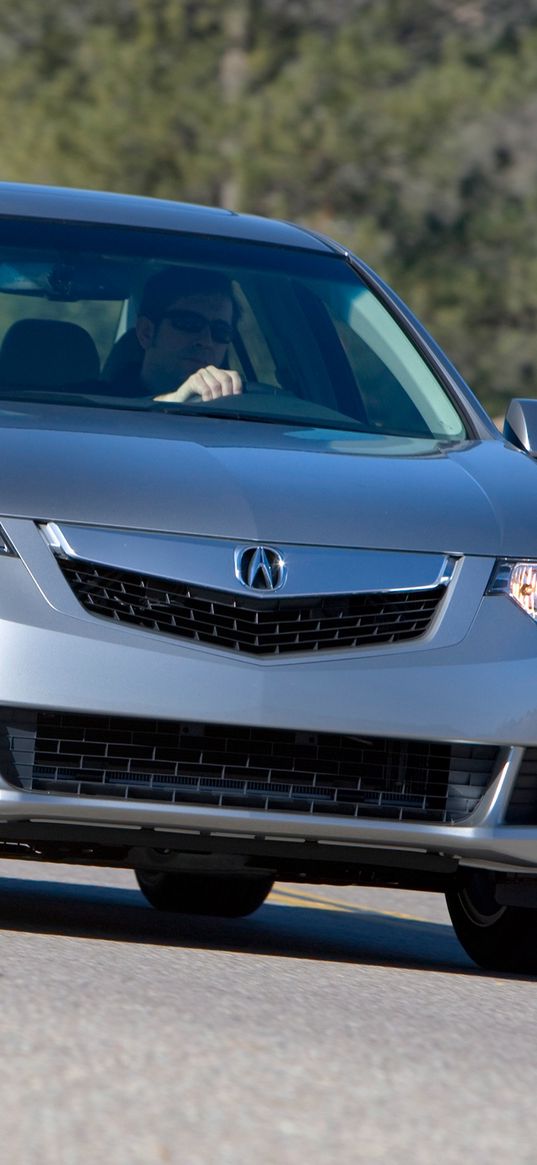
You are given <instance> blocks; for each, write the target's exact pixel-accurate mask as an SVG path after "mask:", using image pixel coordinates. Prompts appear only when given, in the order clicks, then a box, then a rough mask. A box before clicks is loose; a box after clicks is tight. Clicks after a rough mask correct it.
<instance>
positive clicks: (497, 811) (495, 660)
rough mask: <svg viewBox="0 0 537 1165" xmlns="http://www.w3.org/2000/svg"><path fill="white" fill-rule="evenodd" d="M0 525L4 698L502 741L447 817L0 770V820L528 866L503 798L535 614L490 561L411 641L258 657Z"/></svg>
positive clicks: (109, 710) (520, 751) (527, 719)
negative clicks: (100, 584)
mask: <svg viewBox="0 0 537 1165" xmlns="http://www.w3.org/2000/svg"><path fill="white" fill-rule="evenodd" d="M2 524H3V526H4V528H5V529H6V532H7V533H8V535H9V536H11V537H12V538H13V541H14V543H16V544H17V549H18V550H19V553H20V554H21V557H18V558H15V557H13V558H6V559H5V560H4V561H2V562H1V564H0V567H1V586H0V706H2V705H3V706H6V707H7V706H9V707H12V708H13V707H18V708H20V709H25V708H39V709H42V710H47V709H50V710H61V711H65V712H82V711H83V712H89V713H95V714H103V715H107V716H119V717H123V716H128V717H131V718H133V717H134V718H136V717H140V718H146V717H155V718H158V719H159V720H170V721H177V720H182V721H194V722H196V721H198V722H200V721H202V722H205V723H211V722H212V723H217V722H218V723H226V724H229V725H241V726H242V725H244V726H255V727H266V728H272V729H291V730H295V731H313V732H328V733H346V734H350V735H356V734H364V735H368V736H372V737H374V736H382V737H398V738H407V739H409V740H426V741H431V742H435V741H438V742H453V743H458V742H472V743H475V744H484V745H494V746H497V747H498V748H499V753H498V759H497V765H496V771H495V775H494V777H493V780H492V782H491V784H490V785H489V787H488V789H487V791H486V793H485V795H484V796H483V797H482V799H481V801H480V802H479V804H478V806H477V808H476V809H475V810H474V812H473V813H472V814H471V815H470V816H469V817H467V818H466V819H465V820H464V821H463V822H458V823H456V824H449V823H448V824H442V823H432V822H431V823H429V822H427V823H425V822H416V823H414V822H412V821H392V820H376V819H373V818H370V817H368V818H365V819H362V818H359V817H357V818H353V819H352V820H351V819H348V818H341V819H339V818H337V817H335V816H326V817H325V816H323V814H322V813H316V814H315V815H310V814H307V813H304V814H302V813H291V812H285V813H279V812H272V811H256V810H251V809H241V808H237V807H231V806H226V807H225V808H222V807H217V808H215V807H209V806H207V807H206V806H199V805H195V806H193V805H190V804H177V803H174V804H165V805H163V804H160V803H152V802H149V801H145V800H144V801H143V802H142V801H136V800H134V799H133V800H131V801H122V800H120V799H118V800H117V801H115V800H113V799H110V798H106V799H105V798H102V799H101V798H99V797H98V796H92V797H91V798H85V797H77V796H68V795H63V794H60V793H58V794H56V793H54V794H50V793H34V792H27V791H20V790H16V789H14V788H13V786H12V785H10V784H9V782H8V781H7V780H5V779H1V780H0V836H1V828H2V824H5V825H8V824H9V823H15V822H17V823H21V824H23V823H24V822H28V823H32V824H34V825H35V824H36V823H42V824H43V826H45V825H51V824H56V825H58V826H65V827H66V828H69V830H70V831H71V832H72V830H73V828H74V829H76V828H77V827H80V828H84V829H88V828H89V829H91V828H96V827H101V828H109V829H114V828H116V829H122V830H124V831H132V832H133V833H134V832H135V831H138V830H141V829H150V830H153V831H154V833H155V838H156V839H157V840H156V841H155V845H157V844H158V837H159V835H161V834H162V833H163V832H165V833H166V834H169V835H171V834H176V836H177V844H178V847H179V845H180V841H181V836H183V837H187V836H188V835H190V836H191V837H193V836H203V837H204V838H209V839H210V838H211V837H228V838H233V837H236V838H237V840H239V841H241V842H243V841H248V839H257V840H262V841H264V842H267V841H268V842H270V839H274V841H275V842H276V841H278V842H282V843H285V844H286V845H288V846H289V847H291V848H294V847H296V846H298V845H300V844H301V843H303V842H312V841H314V842H315V843H316V844H317V845H318V847H319V854H321V851H323V850H326V853H327V854H328V852H329V851H333V850H334V849H335V848H336V847H337V846H342V847H345V848H346V849H347V848H349V847H352V848H356V849H362V851H365V850H366V849H368V848H374V849H375V850H384V851H386V853H388V852H389V851H391V852H392V853H393V852H401V854H406V855H408V856H409V855H411V854H412V852H415V853H416V854H420V853H427V854H438V855H445V856H446V857H449V858H453V859H455V860H456V861H459V862H461V863H463V864H467V865H468V864H475V865H478V866H481V867H486V866H487V865H488V866H491V867H493V868H495V869H500V868H501V869H523V870H526V871H527V870H533V871H536V872H537V818H536V820H535V824H528V825H517V826H511V825H507V824H506V823H505V812H506V808H507V806H508V803H509V798H510V796H511V793H512V790H513V787H514V784H515V782H516V778H517V774H518V770H519V765H520V763H521V760H522V758H523V755H524V750H525V748H531V747H535V746H537V698H536V692H537V627H536V626H535V625H534V624H533V623H532V622H531V620H530V619H529V618H528V617H527V616H526V615H524V614H523V612H521V611H520V610H518V609H517V608H516V607H515V605H514V604H513V603H512V602H510V600H508V599H506V598H505V597H503V596H499V597H487V598H483V594H484V591H485V588H486V583H487V580H488V578H489V577H490V573H491V570H492V568H493V565H494V562H493V560H491V559H483V558H476V559H472V558H467V559H465V560H464V563H463V567H462V568H461V570H460V572H459V577H458V580H457V585H456V587H455V588H454V590H453V594H452V596H451V597H450V601H449V602H448V603H447V604H446V607H445V610H444V612H443V614H442V618H441V620H440V621H439V623H437V624H436V625H435V627H434V628H433V629H432V631H431V632H430V633H429V634H427V635H426V636H424V637H423V638H422V639H421V640H419V641H416V642H415V643H413V644H410V645H399V646H396V647H383V648H378V649H374V648H371V649H370V648H365V649H364V648H362V649H360V650H359V651H357V650H345V651H339V652H337V651H334V652H331V651H327V652H324V653H323V655H322V656H319V655H316V656H315V657H312V656H306V655H297V656H293V657H289V656H286V657H283V658H279V657H276V658H270V659H257V658H255V659H253V658H249V657H244V656H241V657H237V655H234V654H232V653H230V652H227V651H223V650H222V649H212V648H210V647H206V646H201V645H199V644H189V643H186V642H182V641H177V640H175V641H172V640H170V638H169V637H166V636H159V635H156V634H152V633H151V632H147V631H145V630H144V631H139V630H138V629H136V628H130V627H125V626H118V625H116V624H114V623H112V622H111V621H107V620H104V619H99V618H96V617H94V616H91V615H89V614H88V613H87V612H85V611H84V610H83V609H82V608H80V607H79V606H78V604H77V603H76V600H75V599H74V597H73V595H72V593H71V592H70V590H69V587H68V586H67V584H66V583H65V580H64V579H63V577H62V576H61V572H60V571H59V569H58V567H57V564H56V563H55V561H54V559H53V557H52V556H51V554H50V553H49V551H48V548H47V547H46V546H45V545H44V542H43V540H42V539H41V538H40V536H39V535H38V534H37V533H36V530H35V527H34V526H33V523H23V522H20V521H18V522H16V523H9V522H8V521H7V520H3V523H2Z"/></svg>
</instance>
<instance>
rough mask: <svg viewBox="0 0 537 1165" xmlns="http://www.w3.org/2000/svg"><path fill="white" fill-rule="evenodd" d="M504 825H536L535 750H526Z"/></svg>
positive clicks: (536, 780)
mask: <svg viewBox="0 0 537 1165" xmlns="http://www.w3.org/2000/svg"><path fill="white" fill-rule="evenodd" d="M505 822H506V825H537V748H527V749H526V750H525V752H524V756H523V758H522V763H521V765H520V768H519V770H518V776H517V778H516V781H515V787H514V789H513V792H512V794H511V800H510V802H509V805H508V807H507V813H506V815H505Z"/></svg>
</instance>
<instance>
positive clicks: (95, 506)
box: [0, 185, 537, 871]
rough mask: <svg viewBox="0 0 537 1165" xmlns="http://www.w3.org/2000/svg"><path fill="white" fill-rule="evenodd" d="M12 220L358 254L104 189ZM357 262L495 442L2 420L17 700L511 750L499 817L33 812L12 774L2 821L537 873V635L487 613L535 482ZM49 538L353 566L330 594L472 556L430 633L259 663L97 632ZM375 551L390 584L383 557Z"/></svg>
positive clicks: (12, 683)
mask: <svg viewBox="0 0 537 1165" xmlns="http://www.w3.org/2000/svg"><path fill="white" fill-rule="evenodd" d="M0 215H3V216H4V217H5V216H7V217H10V216H20V215H28V216H30V217H34V218H38V219H39V218H43V219H47V218H48V217H50V218H64V219H66V220H69V221H79V222H101V223H104V222H110V223H116V224H124V225H130V226H140V227H153V228H155V229H159V230H160V229H162V230H179V231H192V232H194V233H195V232H198V233H203V234H205V235H214V236H224V235H226V236H230V237H233V238H235V239H252V240H256V241H260V242H264V243H276V244H278V245H282V246H290V247H297V248H306V249H308V248H313V249H315V250H317V251H321V252H322V251H324V252H326V253H327V254H328V253H329V252H330V250H336V251H337V250H340V251H341V249H340V248H338V247H337V245H336V244H333V243H331V242H330V241H327V240H323V239H321V238H318V237H314V236H312V235H311V234H310V233H308V232H304V231H302V230H300V229H299V228H295V227H292V226H289V225H287V224H277V223H269V222H266V221H264V220H257V219H254V218H250V217H247V216H237V215H233V214H230V213H229V212H221V211H215V210H205V209H203V208H198V207H184V206H181V205H179V204H172V203H160V202H156V201H153V200H148V199H138V198H123V197H121V196H116V195H103V194H96V193H93V192H73V191H65V190H64V191H59V190H54V189H52V188H33V189H32V188H29V187H22V186H14V185H5V186H3V187H0ZM349 261H351V262H353V263H354V262H357V261H355V260H354V259H353V258H352V257H349ZM358 266H359V269H360V271H361V272H362V274H363V275H364V277H366V278H367V279H368V280H369V282H370V285H372V286H374V287H375V288H376V289H377V291H378V292H379V294H381V295H382V296H383V298H384V300H385V302H388V303H389V305H390V310H392V311H393V313H394V314H395V315H396V316H397V317H398V318H399V319H401V320H404V321H405V326H406V327H407V330H408V331H409V332H410V334H412V335H413V336H414V338H415V340H416V342H417V343H418V345H419V346H420V347H421V350H422V352H423V354H424V355H425V356H426V358H427V359H428V360H429V362H430V363H432V364H433V365H434V366H435V367H436V368H437V369H440V370H441V375H442V377H443V378H444V381H445V382H446V383H448V384H449V385H450V386H451V391H453V393H455V394H457V393H459V394H460V396H461V398H462V399H463V400H464V409H465V410H466V413H467V415H468V417H469V418H470V421H471V429H472V431H473V433H475V435H476V436H479V437H480V438H482V440H480V441H477V440H476V441H470V442H467V443H466V444H464V445H462V446H460V447H458V448H452V449H449V450H436V451H435V452H429V453H428V454H427V455H420V454H418V453H417V451H416V445H415V443H412V442H409V443H408V447H407V448H406V450H404V451H402V450H401V448H399V449H398V450H396V451H395V452H394V450H393V449H392V450H391V454H390V455H388V452H389V450H388V447H387V446H384V449H385V454H384V455H382V454H379V453H378V452H376V453H374V452H373V451H372V449H371V448H369V449H367V447H366V446H365V445H364V443H363V441H362V440H361V439H360V438H357V437H356V438H355V437H354V436H353V435H352V434H349V433H344V434H342V433H337V434H336V433H332V434H329V435H328V436H327V435H326V433H325V434H324V436H323V434H319V433H317V434H315V433H307V432H305V433H304V434H303V435H302V436H299V437H298V436H297V432H296V429H293V428H292V427H291V426H289V425H287V426H286V425H281V426H274V425H270V426H266V425H262V424H256V423H254V422H251V421H250V422H244V423H237V422H233V421H231V420H218V419H216V418H212V419H211V418H209V417H208V416H207V417H204V418H203V419H199V420H198V419H194V418H175V417H170V416H161V415H155V414H145V413H144V414H142V413H140V414H136V413H132V414H129V413H114V414H110V413H109V412H107V411H104V410H103V411H99V410H94V409H84V408H76V407H71V406H69V407H67V406H62V405H60V404H58V405H50V406H47V407H44V408H41V409H40V408H39V407H38V406H37V405H35V406H34V405H28V404H16V403H11V404H10V403H8V402H4V403H3V404H2V405H1V408H0V509H1V511H2V513H3V515H4V517H2V518H1V519H0V521H1V525H2V527H3V528H4V529H5V531H6V534H7V536H8V537H9V539H10V541H11V542H12V544H13V546H14V547H15V549H16V551H17V552H18V554H19V556H20V557H18V558H17V557H11V556H6V555H3V556H2V558H1V560H0V704H4V705H10V706H13V705H15V706H17V705H18V706H20V707H40V708H44V709H46V708H56V709H64V710H74V711H76V710H85V711H94V712H96V713H109V714H111V715H114V714H117V715H128V716H134V717H135V716H140V717H147V716H149V717H151V716H155V717H159V718H162V719H169V720H177V719H183V720H194V721H195V720H200V719H202V720H204V721H208V722H211V721H212V722H215V723H217V722H222V721H224V722H228V723H231V724H244V725H248V724H250V725H254V726H255V725H257V726H267V727H274V728H278V727H281V728H292V729H306V730H311V731H335V732H343V733H355V732H360V733H364V734H368V735H382V736H384V735H391V736H394V737H403V738H407V739H426V740H431V741H435V740H438V741H455V742H456V741H460V742H475V743H489V744H496V745H499V746H500V749H501V752H500V759H499V766H498V772H497V775H496V779H495V782H494V783H493V785H492V786H491V788H490V789H489V791H488V793H487V794H486V796H485V798H484V799H483V801H482V802H481V804H480V805H479V806H478V809H477V810H476V811H475V812H474V814H473V816H472V817H469V818H468V819H467V820H466V822H464V823H463V824H459V825H456V826H454V825H446V826H437V825H422V824H416V825H414V824H411V823H408V822H391V821H375V820H371V819H365V820H364V819H360V818H357V819H353V820H347V819H341V820H337V819H335V818H332V817H330V818H323V817H321V816H319V817H317V816H315V818H313V817H308V816H306V815H294V814H277V813H270V814H269V813H257V812H255V811H252V810H250V811H240V810H237V809H230V808H226V809H225V810H217V809H209V808H207V809H204V808H193V807H191V806H186V805H182V806H180V805H167V806H163V805H160V804H150V803H148V802H144V803H143V804H140V803H137V802H130V803H126V802H125V803H120V802H113V801H110V800H105V801H102V802H101V801H99V800H98V799H93V798H92V799H88V800H84V799H83V798H71V797H66V796H61V795H52V796H51V795H39V794H35V795H31V794H27V793H19V792H16V791H14V790H13V789H12V788H11V787H10V786H8V785H7V784H6V782H5V781H2V780H0V821H2V820H3V821H6V822H7V821H14V820H15V821H20V822H24V821H28V820H32V821H45V820H46V821H48V822H50V821H52V820H54V821H59V822H61V823H62V824H63V825H65V826H66V827H67V826H69V827H72V826H75V827H76V826H77V825H81V824H82V823H83V824H85V825H88V824H90V825H95V826H99V827H102V826H103V825H105V826H106V825H108V826H110V827H112V826H114V825H120V826H121V827H122V828H124V829H127V828H128V829H129V830H131V831H132V832H133V834H135V833H136V831H137V830H138V829H139V828H141V827H142V826H149V827H150V828H153V829H154V830H155V838H156V842H155V844H156V845H158V837H159V832H160V831H166V832H167V833H170V832H171V831H174V830H175V831H177V839H178V843H177V844H178V848H179V847H180V839H181V832H182V831H184V832H186V833H188V834H191V835H193V834H195V835H197V834H199V835H200V836H201V834H203V835H204V836H206V837H208V838H210V836H211V834H212V833H213V834H218V835H219V836H222V835H225V834H226V833H227V834H229V835H231V834H232V833H237V834H239V835H240V836H241V837H253V836H255V837H258V836H259V837H267V836H272V837H275V838H277V839H280V840H281V839H286V840H287V842H288V844H289V846H295V847H296V846H299V845H300V839H304V838H310V839H316V840H317V841H318V842H319V845H320V846H322V845H324V846H326V852H327V853H328V852H329V850H330V847H334V846H335V845H336V844H345V845H347V846H348V845H353V846H356V847H357V849H359V848H360V847H363V846H366V847H371V846H373V847H379V846H380V847H382V846H385V847H388V848H389V849H390V850H391V851H393V852H395V853H397V852H400V853H403V852H405V851H409V850H414V851H415V852H420V853H422V852H429V853H437V854H438V853H442V854H447V855H451V856H454V857H455V858H457V859H458V860H460V861H461V862H462V863H464V864H477V865H481V866H485V867H486V866H488V865H489V866H492V867H493V868H496V869H498V868H504V869H507V868H517V867H518V868H530V869H533V870H536V871H537V827H532V828H526V827H509V828H507V827H506V826H505V825H504V824H503V823H502V822H503V811H504V808H505V805H506V803H507V797H508V794H509V790H510V788H511V787H512V784H513V781H514V779H515V777H516V772H517V768H518V765H519V763H520V759H521V755H522V748H523V746H526V745H530V746H535V745H537V700H536V697H535V693H536V691H537V626H536V625H535V624H534V623H532V622H531V620H530V619H529V618H528V617H527V616H526V615H525V614H524V613H523V612H522V611H521V610H520V609H519V608H518V607H516V606H515V604H514V603H513V602H512V601H511V600H509V599H507V598H506V597H505V596H486V597H484V596H485V590H486V586H487V582H488V580H489V578H490V575H491V572H492V570H493V567H494V563H495V560H496V558H497V557H500V556H501V557H523V558H532V557H535V558H537V523H536V522H535V518H534V515H535V512H536V509H537V476H536V472H537V470H536V466H535V464H534V463H533V462H532V461H531V460H530V459H529V458H528V457H526V456H525V455H524V454H522V453H520V452H518V451H517V450H515V449H514V448H513V447H510V446H509V445H507V444H506V443H505V442H504V441H502V439H501V437H500V435H499V434H498V432H497V430H496V429H495V427H494V426H493V424H492V422H491V421H490V420H489V418H487V416H486V414H485V413H484V412H483V410H482V409H481V407H480V406H479V405H478V404H477V402H475V400H474V398H473V397H472V394H471V393H470V391H469V389H468V388H467V386H465V385H464V382H463V381H462V380H461V378H460V377H459V375H458V373H456V371H455V370H454V369H453V368H452V366H451V365H450V364H449V362H448V361H447V360H446V358H445V357H444V356H443V354H442V353H441V351H440V349H439V348H438V347H437V345H435V343H434V341H433V340H432V339H431V338H430V337H429V336H428V335H427V333H426V331H425V330H424V329H423V328H422V326H421V325H420V324H419V323H418V321H416V320H415V318H414V317H413V316H412V313H411V312H409V310H408V309H407V308H406V307H405V305H403V304H402V303H401V301H400V300H398V299H397V297H396V296H394V295H393V294H392V293H391V292H390V290H389V289H388V288H387V287H386V285H385V284H383V283H382V281H380V280H379V279H378V277H376V276H375V275H374V273H372V272H370V271H369V269H368V268H366V267H364V265H363V264H362V265H360V264H358ZM111 422H112V425H111ZM111 427H112V431H110V428H111ZM36 522H43V523H49V522H53V523H59V524H60V525H62V526H64V527H65V526H66V525H68V524H73V525H74V526H75V527H76V526H78V527H82V528H83V529H82V530H81V531H79V532H78V535H76V531H75V532H74V533H75V538H74V543H75V549H76V538H77V537H78V538H79V539H80V543H79V544H80V547H83V546H89V545H96V544H97V542H99V540H100V542H99V545H100V546H101V547H104V546H105V545H106V546H108V544H109V543H110V545H111V544H112V541H113V540H117V541H116V544H115V548H114V549H111V550H110V556H111V558H112V561H113V562H118V561H120V562H123V558H122V556H123V555H124V554H128V555H129V556H130V555H131V554H134V555H135V557H136V562H139V564H140V569H142V566H143V563H142V557H143V551H142V547H143V546H145V545H147V546H149V544H151V547H153V546H154V545H155V542H154V539H155V538H156V537H158V547H159V550H158V553H157V555H152V554H148V555H147V569H148V571H149V572H150V571H151V566H152V563H153V562H155V561H156V562H157V572H158V569H159V566H158V563H160V564H161V566H160V569H163V570H164V568H165V567H166V569H167V564H168V563H169V562H170V556H171V557H173V556H174V555H175V554H176V553H179V551H180V549H181V547H182V549H183V551H186V550H187V549H188V551H189V558H188V561H189V563H191V562H192V561H193V557H194V558H196V556H197V558H196V560H197V561H198V563H199V562H201V559H203V562H204V566H203V570H206V571H208V575H207V576H204V577H216V574H217V573H218V571H219V570H220V569H221V568H220V566H219V564H220V562H221V561H222V560H223V558H222V556H223V555H225V554H226V553H227V552H228V551H229V553H230V556H231V550H232V547H234V546H236V545H237V544H242V543H245V542H263V543H268V544H269V545H274V546H276V547H280V548H281V547H282V546H284V547H286V548H287V552H288V553H289V555H296V561H297V563H298V562H299V561H300V562H302V563H309V562H312V563H314V562H315V559H316V555H317V554H321V553H322V548H323V547H324V548H327V549H328V550H329V551H330V550H332V551H334V555H333V557H332V556H331V555H330V553H328V554H327V557H326V571H327V574H326V576H325V577H327V578H328V577H330V578H331V577H332V576H330V575H329V572H330V571H336V569H337V564H339V562H341V563H343V562H344V566H342V568H341V569H342V582H341V585H342V587H344V589H353V586H359V585H360V583H359V581H358V582H356V580H355V577H354V576H355V572H356V573H359V564H360V563H363V561H364V558H363V554H364V552H365V551H380V552H382V554H390V555H392V554H394V552H395V553H396V562H397V570H398V571H399V572H400V575H399V576H400V577H402V576H401V571H403V572H404V569H405V562H406V566H407V567H408V569H409V570H410V569H412V570H413V569H414V567H415V565H416V564H415V563H414V565H412V564H411V562H410V558H412V557H413V556H414V555H415V554H417V555H423V559H424V562H425V563H427V568H428V556H429V555H433V557H435V556H436V557H435V561H436V560H437V558H438V559H439V560H441V561H443V560H444V558H445V556H448V555H454V556H456V557H457V558H458V561H457V563H456V568H455V572H454V575H453V578H452V580H451V582H450V585H449V587H448V590H447V594H446V598H445V600H444V601H443V603H442V605H441V609H440V611H439V613H438V616H437V618H436V619H435V620H434V623H433V625H432V627H431V629H430V630H429V632H428V634H427V635H425V636H423V637H422V639H420V640H417V641H415V642H413V643H411V644H399V645H397V646H395V647H380V648H374V647H368V648H362V649H359V650H354V649H348V650H344V651H336V650H334V652H327V653H325V654H324V655H323V658H319V657H316V658H315V659H312V658H311V656H306V655H302V656H301V655H299V654H297V655H296V656H294V657H292V658H290V657H289V656H286V657H284V658H264V659H259V658H257V659H249V658H245V657H241V658H237V657H236V656H232V655H231V654H230V653H228V652H226V651H224V650H222V649H215V648H211V647H209V646H201V645H198V644H195V643H191V642H184V643H183V642H180V641H177V640H173V641H172V640H171V639H168V638H167V637H166V636H165V635H157V634H153V633H151V632H148V631H142V630H138V629H136V628H134V627H126V626H118V625H115V624H113V623H110V622H109V621H107V620H105V619H99V618H97V617H93V616H92V615H90V614H88V612H86V611H85V610H84V609H83V608H82V607H81V606H80V605H79V604H78V602H77V601H76V599H75V597H74V595H73V593H72V591H71V590H70V588H69V586H68V584H67V583H66V581H65V579H64V578H63V576H62V574H61V571H60V569H59V567H58V564H57V562H56V561H55V558H54V554H53V553H52V550H51V547H50V546H49V545H48V544H47V542H46V541H45V539H44V537H43V536H42V533H41V532H40V530H39V528H38V526H37V525H36ZM91 527H98V528H99V529H98V530H97V531H95V530H93V529H91ZM135 531H137V533H136V534H135V533H134V532H135ZM146 535H150V538H149V539H148V541H147V542H146ZM163 536H166V537H163ZM161 539H163V540H162V541H161ZM193 542H194V543H195V544H196V547H197V550H196V551H195V552H194V551H192V543H193ZM172 543H173V546H172ZM200 545H201V546H202V551H200ZM103 553H105V554H108V550H106V552H104V551H103ZM340 554H341V556H342V557H341V558H340V557H339V555H340ZM192 555H193V557H192ZM200 555H201V557H200ZM407 555H409V556H410V558H409V559H408V560H406V556H407ZM159 556H160V557H159ZM373 557H374V558H375V564H374V565H373V567H371V565H368V568H367V569H368V570H371V569H372V570H377V569H380V565H381V563H382V561H384V559H383V557H382V555H379V556H378V557H377V556H373ZM129 560H130V561H132V558H130V559H129ZM200 569H201V567H200ZM232 570H233V565H232V557H231V562H230V573H231V574H232ZM177 571H179V567H177ZM292 577H293V576H292V573H291V574H290V584H289V585H290V586H291V587H292V586H293V583H292ZM297 577H298V576H297ZM185 581H188V580H185ZM229 585H230V589H232V586H233V584H232V583H231V581H230V584H229ZM295 585H296V587H297V588H298V587H299V584H298V582H297V583H296V584H295ZM300 585H301V586H304V585H305V583H304V582H302V583H301V584H300ZM289 593H291V592H289ZM293 839H294V840H293ZM297 839H298V840H297Z"/></svg>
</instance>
